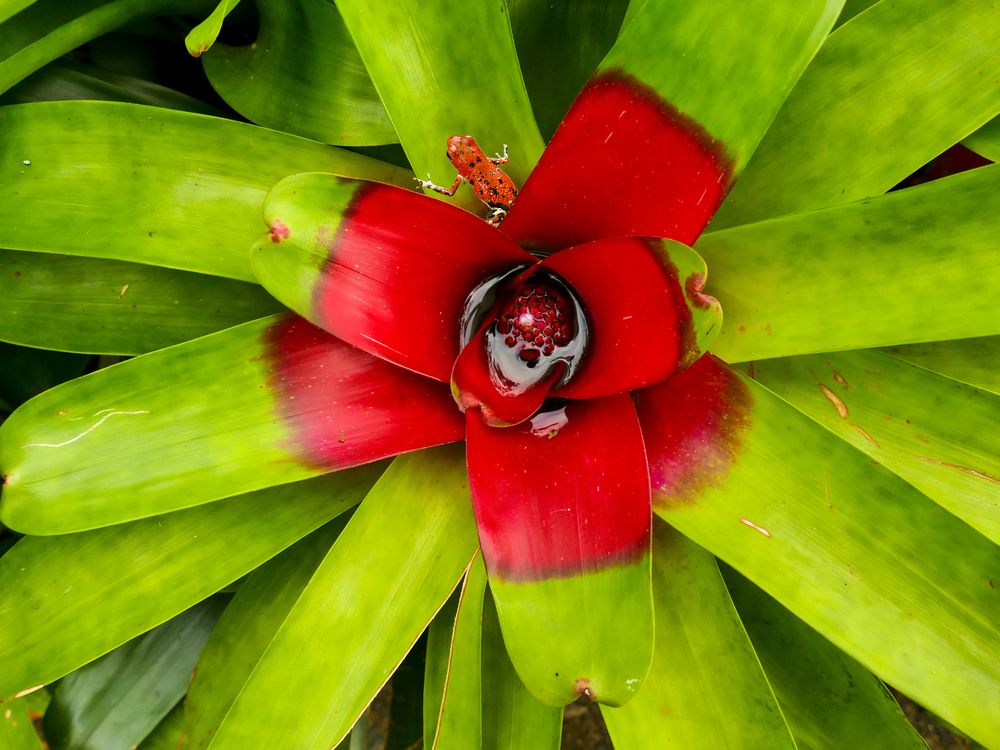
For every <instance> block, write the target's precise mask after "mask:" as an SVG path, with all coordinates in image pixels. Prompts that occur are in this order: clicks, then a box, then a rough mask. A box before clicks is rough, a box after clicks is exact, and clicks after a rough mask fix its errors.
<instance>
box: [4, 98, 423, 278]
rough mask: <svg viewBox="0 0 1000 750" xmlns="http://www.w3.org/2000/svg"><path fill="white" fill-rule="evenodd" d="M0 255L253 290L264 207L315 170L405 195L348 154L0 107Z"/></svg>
mask: <svg viewBox="0 0 1000 750" xmlns="http://www.w3.org/2000/svg"><path fill="white" fill-rule="evenodd" d="M0 148H2V149H3V151H4V153H7V154H9V155H10V157H9V158H7V159H4V160H3V161H2V162H0V219H2V220H0V247H5V248H10V249H12V250H34V251H41V252H50V253H65V254H69V255H87V256H91V257H100V258H116V259H119V260H129V261H133V262H138V263H148V264H153V265H159V266H167V267H170V268H179V269H184V270H189V271H199V272H202V273H208V274H212V275H216V276H228V277H230V278H235V279H242V280H244V281H253V280H254V276H253V274H252V272H251V271H250V264H249V257H248V252H249V248H250V246H251V245H253V243H254V242H255V241H256V239H257V238H258V236H259V235H260V233H261V219H260V206H261V204H262V203H263V202H264V197H265V196H266V195H267V192H268V191H269V190H270V189H271V187H272V186H273V185H274V184H275V183H276V182H278V181H279V180H280V179H281V178H283V177H286V176H288V175H290V174H293V173H297V172H304V171H312V170H316V169H322V170H326V171H329V172H335V173H337V174H342V175H345V176H353V177H360V178H363V179H373V180H381V181H384V182H396V183H399V184H403V185H407V184H409V185H412V181H409V182H408V180H410V179H411V178H409V177H407V173H406V172H405V171H404V170H402V169H400V168H398V167H393V166H390V165H388V164H383V163H381V162H378V161H375V160H373V159H368V158H366V157H364V156H359V155H358V154H354V153H351V152H348V151H342V150H340V149H336V148H333V147H330V146H322V145H320V144H318V143H315V142H313V141H307V140H305V139H302V138H296V137H295V136H290V135H285V134H283V133H277V132H274V131H270V130H266V129H264V128H258V127H254V126H252V125H246V124H244V123H238V122H233V121H232V120H224V119H220V118H215V117H206V116H204V115H197V114H191V113H187V112H177V111H172V110H166V109H162V108H158V107H143V106H139V105H132V104H119V103H114V102H43V103H38V104H20V105H14V106H10V107H2V108H0Z"/></svg>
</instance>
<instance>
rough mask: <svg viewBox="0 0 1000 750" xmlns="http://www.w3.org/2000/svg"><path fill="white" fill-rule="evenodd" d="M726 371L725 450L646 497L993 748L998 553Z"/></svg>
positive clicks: (998, 694)
mask: <svg viewBox="0 0 1000 750" xmlns="http://www.w3.org/2000/svg"><path fill="white" fill-rule="evenodd" d="M727 372H728V374H727V375H726V377H727V378H728V380H729V384H728V390H727V393H728V394H729V395H728V396H727V404H728V412H727V413H726V415H725V416H724V419H725V425H726V430H727V432H726V433H725V435H724V437H723V442H722V443H720V444H718V445H717V446H716V447H715V450H716V454H714V456H713V460H712V461H709V462H705V463H704V465H701V464H699V465H697V466H694V467H692V469H691V471H692V476H690V477H688V479H687V480H686V481H685V482H684V483H683V485H680V486H677V487H676V488H674V487H670V488H669V489H668V488H663V489H661V491H659V492H658V493H657V494H656V495H655V496H654V503H655V506H654V507H655V510H656V512H657V513H659V514H660V515H661V516H662V517H663V518H664V519H665V520H667V521H668V522H669V523H670V524H671V525H673V526H674V527H675V528H677V529H678V530H679V531H680V532H681V533H683V534H684V535H685V536H687V537H689V538H690V539H692V540H694V541H695V542H697V543H698V544H700V545H701V546H703V547H705V548H706V549H708V550H709V551H711V552H712V553H714V554H715V555H717V556H718V557H720V558H722V559H723V560H725V561H726V562H728V563H729V564H730V565H732V566H733V567H734V568H736V569H737V570H738V571H739V572H741V573H743V574H744V575H745V576H747V577H748V578H750V579H751V580H752V581H753V582H754V583H756V584H757V585H759V586H760V587H761V588H763V589H764V590H765V591H767V592H768V593H769V594H771V595H772V596H773V597H775V598H776V599H778V601H780V602H781V603H782V604H784V605H785V606H786V607H788V608H789V609H790V610H791V611H792V612H793V613H795V614H796V615H798V616H799V617H801V618H802V619H803V620H805V621H806V622H807V623H809V624H810V625H811V626H812V627H814V628H815V629H816V630H818V631H819V632H820V633H821V634H822V635H824V636H825V637H826V638H828V639H829V640H831V641H832V642H833V643H834V644H835V645H837V646H838V647H839V648H841V649H842V650H844V651H846V652H847V653H848V654H850V655H851V656H853V657H854V658H856V659H857V660H858V661H860V662H861V663H862V664H863V665H864V666H866V667H867V668H868V669H870V670H871V671H872V672H874V673H875V674H876V675H878V676H879V677H881V678H882V679H883V680H885V681H887V682H889V683H890V684H892V685H893V686H894V687H896V688H897V689H899V690H901V691H903V692H904V693H906V694H907V695H910V696H911V697H913V698H914V699H915V700H917V701H918V702H920V703H921V704H922V705H924V706H926V707H927V708H928V709H930V710H931V711H934V712H935V713H937V714H939V715H941V716H942V717H943V718H944V719H946V720H947V721H949V722H952V723H953V724H955V725H956V726H958V727H959V728H960V729H961V730H962V731H964V732H968V733H969V734H970V735H972V736H973V737H974V738H976V739H978V740H979V741H981V742H984V743H986V744H989V743H991V742H993V743H996V742H998V741H1000V733H998V725H997V723H996V712H995V710H994V708H995V706H997V705H998V701H1000V661H998V660H997V659H996V658H995V655H996V654H997V653H1000V631H998V630H997V628H996V623H997V622H998V621H1000V591H998V590H997V587H996V585H995V583H996V579H997V571H998V569H1000V547H997V545H995V544H993V543H992V542H990V541H989V540H988V539H986V537H984V536H982V535H981V534H979V533H978V532H977V531H975V530H974V529H972V528H971V527H969V526H968V525H966V524H965V523H964V522H962V521H961V520H959V519H958V518H956V517H955V516H953V515H951V514H950V513H948V512H947V511H945V510H944V509H943V508H941V507H940V506H939V505H937V504H935V503H934V502H932V501H931V500H929V499H928V498H926V497H924V496H923V495H921V494H920V493H919V492H918V491H917V490H915V489H914V488H913V487H911V486H910V485H908V484H907V483H906V482H905V481H903V480H902V479H900V478H899V477H897V476H895V475H894V474H892V472H890V471H889V470H888V469H885V468H884V467H881V466H879V465H878V464H875V463H873V462H872V461H871V460H870V459H869V458H868V457H867V456H865V455H864V454H863V453H860V452H858V451H857V450H855V449H854V448H853V447H851V446H850V445H848V444H847V443H845V442H844V441H843V440H841V439H840V438H839V437H837V436H835V435H833V434H831V433H830V432H829V431H828V430H826V429H824V428H822V427H820V426H819V425H817V424H815V423H814V422H813V421H812V420H810V419H809V418H808V417H806V416H805V415H803V414H801V413H799V412H797V411H796V410H795V409H794V408H792V407H791V406H789V405H788V404H787V403H785V402H784V401H782V400H781V399H779V398H778V397H777V396H775V395H773V394H772V393H770V392H769V391H767V390H766V389H765V388H763V387H762V386H760V385H758V384H756V383H754V382H752V381H748V380H746V379H743V378H741V377H740V376H738V375H737V374H736V373H735V372H732V371H731V370H730V371H727ZM678 377H680V376H678ZM677 382H679V381H677ZM674 387H675V388H677V387H680V386H678V385H676V384H675V386H674ZM693 439H694V440H697V439H698V438H697V437H696V438H693ZM650 450H651V452H652V453H654V454H655V451H656V450H657V449H655V448H654V449H650ZM697 450H698V446H696V445H689V444H688V443H686V442H683V441H682V442H680V443H678V444H675V445H672V446H669V451H670V453H671V454H674V453H676V452H678V451H679V452H682V455H688V454H687V453H686V452H687V451H697ZM694 455H699V454H698V453H697V452H695V453H694ZM692 487H696V488H697V491H696V492H693V493H692V491H691V489H690V488H692ZM685 488H688V494H685ZM959 550H960V553H958V552H957V551H959Z"/></svg>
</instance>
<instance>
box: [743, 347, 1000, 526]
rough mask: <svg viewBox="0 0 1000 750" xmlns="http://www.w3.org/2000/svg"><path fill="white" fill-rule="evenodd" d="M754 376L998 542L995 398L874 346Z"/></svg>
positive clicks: (768, 367) (758, 370) (769, 366)
mask: <svg viewBox="0 0 1000 750" xmlns="http://www.w3.org/2000/svg"><path fill="white" fill-rule="evenodd" d="M753 377H754V378H755V379H756V380H757V381H758V382H759V383H761V384H762V385H764V386H765V387H767V388H769V389H770V390H772V391H774V392H775V393H777V394H778V395H779V396H781V397H782V398H783V399H784V400H785V401H788V402H789V403H790V404H792V405H793V406H795V407H796V408H798V409H801V410H802V411H804V412H805V413H806V414H808V415H809V416H810V417H812V418H813V419H815V420H816V421H817V422H819V423H820V424H822V425H823V426H824V427H826V428H827V429H829V430H832V431H833V432H835V433H836V434H838V435H839V436H840V437H841V438H843V439H844V440H846V441H847V442H849V443H851V444H852V445H853V446H854V447H855V448H857V449H858V450H860V451H863V452H864V453H867V454H868V455H869V456H871V457H872V458H874V459H875V460H876V461H878V462H879V463H881V464H882V465H883V466H886V467H888V468H889V469H891V470H892V471H893V473H895V474H897V475H899V476H900V477H902V478H903V479H905V480H906V481H907V482H909V483H910V484H912V485H913V486H914V487H916V488H917V489H918V490H920V491H921V492H923V493H924V494H925V495H927V496H928V497H929V498H931V499H932V500H934V501H935V502H937V503H939V504H940V505H941V506H942V507H944V508H946V509H948V510H949V511H951V512H952V513H954V514H955V515H956V516H958V517H959V518H961V519H963V520H964V521H965V522H966V523H968V524H969V525H970V526H972V527H974V528H976V529H978V530H979V531H981V532H982V533H983V534H985V535H986V536H988V537H989V538H990V539H992V540H993V541H994V542H997V543H998V544H1000V431H998V430H997V425H1000V396H996V395H993V394H989V393H984V392H983V391H980V390H978V389H976V388H970V387H969V386H967V385H963V384H962V383H956V382H955V381H953V380H951V379H950V378H946V377H942V376H940V375H935V374H934V373H930V372H928V371H926V370H924V369H921V368H919V367H915V366H913V365H910V364H907V363H905V362H901V361H900V360H898V359H895V358H893V357H890V356H889V355H887V354H882V353H880V352H872V351H859V352H838V353H836V354H824V355H815V356H810V357H790V358H785V359H772V360H767V361H765V362H757V363H756V364H755V366H754V375H753Z"/></svg>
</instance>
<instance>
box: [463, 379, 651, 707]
mask: <svg viewBox="0 0 1000 750" xmlns="http://www.w3.org/2000/svg"><path fill="white" fill-rule="evenodd" d="M467 426H468V436H467V449H468V464H469V479H470V486H471V489H472V501H473V506H474V507H475V511H476V520H477V525H478V528H479V540H480V544H481V545H482V549H483V559H484V560H485V562H486V567H487V570H488V571H489V572H490V586H491V589H492V591H493V594H494V597H495V599H496V605H497V611H498V613H499V615H500V623H501V625H502V626H503V630H504V634H505V642H506V644H507V650H508V652H509V653H510V656H511V660H512V661H513V663H514V666H515V668H516V669H517V671H518V674H520V675H521V677H522V679H523V680H524V681H525V683H526V684H527V686H528V688H529V689H530V690H531V691H532V692H533V693H534V695H535V696H536V697H537V698H538V699H540V700H542V701H543V702H545V703H549V704H552V705H564V704H566V703H570V702H572V701H574V700H576V699H577V698H579V697H580V696H581V695H587V696H588V697H590V698H591V699H593V700H595V701H600V702H603V703H608V704H611V705H620V704H622V703H625V702H627V701H628V700H629V699H630V698H631V697H632V695H633V694H634V693H635V691H636V690H638V688H639V685H640V683H641V682H642V679H643V677H644V676H645V674H646V672H647V671H648V669H649V661H650V659H651V657H652V647H653V643H652V640H653V633H652V626H653V622H652V620H653V612H652V609H653V606H652V595H651V592H650V583H649V543H650V541H649V540H650V513H649V510H648V509H649V505H648V494H647V493H648V484H647V482H648V480H647V472H646V465H645V453H644V450H643V445H642V435H641V434H640V432H639V424H638V420H637V419H636V417H635V411H634V408H633V407H632V403H631V399H630V397H629V396H628V395H627V394H622V395H619V396H610V397H607V398H604V399H594V400H591V401H582V402H570V403H568V404H567V405H566V406H565V407H564V408H563V409H561V410H559V412H557V413H556V414H555V415H553V414H551V413H550V414H543V415H540V416H539V417H536V418H534V419H533V420H532V422H527V423H525V424H524V425H519V426H516V427H509V428H493V427H487V426H486V425H484V424H483V423H482V421H481V420H480V418H479V416H478V415H476V414H471V413H470V414H469V415H468V420H467ZM611 644H621V647H619V648H614V649H612V648H611Z"/></svg>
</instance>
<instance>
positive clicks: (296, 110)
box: [189, 0, 444, 152]
mask: <svg viewBox="0 0 1000 750" xmlns="http://www.w3.org/2000/svg"><path fill="white" fill-rule="evenodd" d="M257 6H258V11H259V13H260V36H258V37H257V40H256V41H255V42H254V43H253V44H250V45H246V46H243V47H232V46H229V45H217V46H216V47H214V48H213V49H212V52H211V54H208V55H206V56H205V57H204V58H202V60H203V63H204V66H205V73H206V74H207V75H208V79H209V81H211V83H212V86H213V88H215V90H216V91H218V92H219V94H220V95H221V96H222V98H223V99H225V100H226V102H227V103H228V104H229V105H230V106H232V107H233V108H234V109H235V110H237V111H238V112H239V113H240V114H242V115H244V116H245V117H247V118H248V119H250V120H252V121H253V122H255V123H257V124H258V125H265V126H267V127H269V128H274V129H275V130H283V131H285V132H288V133H295V134H296V135H302V136H305V137H307V138H314V139H315V140H317V141H322V142H323V143H336V144H341V145H355V146H359V145H373V144H381V143H395V142H396V141H397V140H398V138H397V137H396V131H395V130H394V129H393V127H392V123H391V122H390V121H389V115H388V114H387V113H386V111H385V107H383V106H382V101H381V100H380V99H379V96H378V93H377V92H376V91H375V87H374V85H373V84H372V81H371V78H369V77H368V71H366V70H365V66H364V65H363V64H362V62H361V58H360V57H359V55H358V51H357V49H356V48H355V46H354V42H353V41H352V40H351V36H350V34H348V33H347V28H346V27H345V26H344V21H343V19H342V18H341V17H340V13H339V12H338V11H337V6H335V5H334V4H333V3H331V2H329V1H328V0H260V1H259V2H258V3H257ZM189 38H190V37H189ZM443 148H444V144H443V143H442V144H441V148H439V149H438V151H439V152H440V151H441V150H442V149H443Z"/></svg>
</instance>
